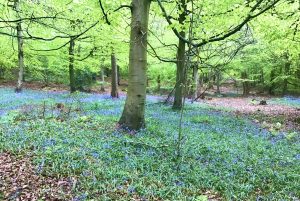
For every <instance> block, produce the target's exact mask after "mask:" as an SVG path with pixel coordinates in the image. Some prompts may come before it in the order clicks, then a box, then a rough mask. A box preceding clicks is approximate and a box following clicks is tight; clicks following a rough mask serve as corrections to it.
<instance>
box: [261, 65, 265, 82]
mask: <svg viewBox="0 0 300 201" xmlns="http://www.w3.org/2000/svg"><path fill="white" fill-rule="evenodd" d="M260 84H262V85H263V86H264V84H265V72H264V69H263V68H262V69H261V70H260Z"/></svg>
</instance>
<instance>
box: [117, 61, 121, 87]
mask: <svg viewBox="0 0 300 201" xmlns="http://www.w3.org/2000/svg"><path fill="white" fill-rule="evenodd" d="M117 67H118V85H119V86H120V85H121V75H120V66H119V65H117Z"/></svg>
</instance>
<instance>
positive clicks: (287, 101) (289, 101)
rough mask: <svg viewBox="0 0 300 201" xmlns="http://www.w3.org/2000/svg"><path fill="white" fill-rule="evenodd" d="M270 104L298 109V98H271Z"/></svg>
mask: <svg viewBox="0 0 300 201" xmlns="http://www.w3.org/2000/svg"><path fill="white" fill-rule="evenodd" d="M271 103H273V104H279V105H287V106H291V107H296V108H300V98H299V97H294V96H285V97H283V98H273V99H272V100H271Z"/></svg>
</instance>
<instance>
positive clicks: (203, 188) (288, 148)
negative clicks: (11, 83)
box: [0, 87, 300, 201]
mask: <svg viewBox="0 0 300 201" xmlns="http://www.w3.org/2000/svg"><path fill="white" fill-rule="evenodd" d="M0 94H1V99H0V200H1V199H3V200H18V199H19V200H73V201H75V200H76V201H80V200H92V199H93V200H196V201H202V200H220V199H222V200H299V198H300V186H299V183H300V175H299V172H300V135H299V130H298V128H299V127H298V123H299V122H298V119H297V118H299V108H300V99H299V98H293V97H284V98H269V99H267V105H264V106H261V105H258V104H259V101H260V99H263V97H261V98H256V100H253V98H224V97H223V98H217V97H214V98H212V99H210V100H202V101H200V102H198V103H195V104H191V103H189V101H188V102H187V105H186V108H185V110H184V118H183V120H184V121H183V136H184V137H183V139H182V140H181V143H182V144H181V149H180V151H181V155H182V157H181V158H180V160H178V158H177V157H176V156H177V153H178V149H177V143H178V137H177V136H178V124H179V118H180V115H179V111H173V110H172V109H171V106H170V105H164V104H161V103H160V102H161V100H163V98H162V97H157V96H148V97H147V102H148V103H147V108H146V121H147V128H146V129H144V130H141V131H140V132H138V133H135V134H133V133H131V134H127V133H126V132H124V131H122V130H119V129H118V128H117V124H116V123H117V121H118V118H119V116H120V114H121V112H122V108H123V104H124V100H125V97H124V95H121V98H120V99H111V98H110V96H109V94H86V93H76V94H73V95H70V94H69V93H68V92H67V91H59V90H57V91H41V90H24V92H23V93H21V94H15V93H14V91H13V88H10V87H2V88H1V87H0Z"/></svg>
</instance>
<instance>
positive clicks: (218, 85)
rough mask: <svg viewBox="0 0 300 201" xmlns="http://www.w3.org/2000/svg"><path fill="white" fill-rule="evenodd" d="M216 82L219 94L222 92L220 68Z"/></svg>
mask: <svg viewBox="0 0 300 201" xmlns="http://www.w3.org/2000/svg"><path fill="white" fill-rule="evenodd" d="M216 73H217V74H216V84H217V94H221V91H220V85H221V72H220V71H219V70H218V71H217V72H216Z"/></svg>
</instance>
